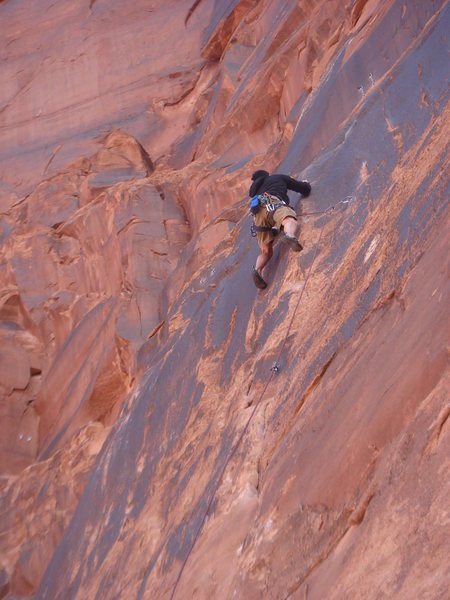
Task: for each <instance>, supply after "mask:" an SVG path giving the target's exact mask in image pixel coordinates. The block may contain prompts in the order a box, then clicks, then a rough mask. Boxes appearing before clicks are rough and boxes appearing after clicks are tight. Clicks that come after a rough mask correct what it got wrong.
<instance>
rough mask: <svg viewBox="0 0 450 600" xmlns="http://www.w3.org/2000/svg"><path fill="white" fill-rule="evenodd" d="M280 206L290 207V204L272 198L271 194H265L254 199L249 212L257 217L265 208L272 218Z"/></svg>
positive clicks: (275, 197) (251, 201)
mask: <svg viewBox="0 0 450 600" xmlns="http://www.w3.org/2000/svg"><path fill="white" fill-rule="evenodd" d="M280 206H288V203H287V202H285V201H284V200H281V199H280V198H277V196H272V195H271V194H268V193H267V192H264V194H260V195H259V196H253V197H252V199H251V200H250V208H249V210H250V212H251V214H252V215H256V214H258V213H259V211H260V210H261V208H265V209H266V210H267V212H268V213H269V215H270V216H272V215H273V213H274V212H275V211H276V210H277V209H278V208H280Z"/></svg>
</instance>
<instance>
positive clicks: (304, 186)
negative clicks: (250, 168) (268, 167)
mask: <svg viewBox="0 0 450 600" xmlns="http://www.w3.org/2000/svg"><path fill="white" fill-rule="evenodd" d="M252 179H253V183H252V185H251V186H250V190H249V192H248V195H249V196H250V198H252V197H253V196H256V195H258V196H259V195H261V194H264V192H267V193H268V194H270V195H271V196H276V197H277V198H279V199H280V200H283V201H284V202H286V204H289V197H288V195H287V191H288V190H292V191H293V192H299V193H300V194H302V196H309V194H310V192H311V186H310V184H309V183H308V182H307V181H297V180H296V179H293V178H292V177H289V175H282V174H281V173H274V174H273V175H269V174H268V173H267V171H262V170H261V171H255V173H253V176H252Z"/></svg>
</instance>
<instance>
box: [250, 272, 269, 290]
mask: <svg viewBox="0 0 450 600" xmlns="http://www.w3.org/2000/svg"><path fill="white" fill-rule="evenodd" d="M252 277H253V281H254V282H255V285H256V287H257V288H259V289H260V290H264V289H265V288H266V287H267V283H266V282H265V281H264V279H263V278H262V276H261V273H260V272H259V271H257V270H256V269H255V268H253V271H252Z"/></svg>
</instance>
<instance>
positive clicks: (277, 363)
mask: <svg viewBox="0 0 450 600" xmlns="http://www.w3.org/2000/svg"><path fill="white" fill-rule="evenodd" d="M352 200H354V197H353V196H345V198H343V199H342V200H340V201H339V202H337V203H336V204H334V205H332V206H329V207H328V208H327V209H325V210H321V211H316V212H314V213H303V214H302V215H300V216H302V217H305V216H310V215H326V214H328V213H330V212H331V211H333V210H335V209H336V207H337V206H339V205H340V204H348V203H349V202H351V201H352ZM325 224H326V221H325V220H324V222H323V223H322V225H321V227H320V233H319V237H318V239H317V242H316V244H315V247H314V253H313V257H312V261H311V264H310V266H309V269H308V273H307V274H306V277H305V281H304V283H303V287H302V289H301V292H300V295H299V297H298V300H297V302H296V304H295V306H294V310H293V312H292V316H291V320H290V321H289V324H288V327H287V330H286V333H285V335H284V338H283V342H282V344H281V348H280V350H279V351H278V356H277V359H276V361H275V362H274V363H273V365H272V367H271V368H270V375H269V377H268V378H267V380H266V383H265V384H264V387H263V389H262V391H261V393H260V395H259V397H258V399H257V400H256V402H255V404H254V406H253V409H252V412H251V413H250V416H249V417H248V419H247V421H246V423H245V425H244V427H243V429H242V431H241V433H240V435H239V437H238V439H237V442H236V443H235V444H234V446H233V447H232V449H231V452H230V453H229V455H228V456H227V458H226V459H225V462H224V464H223V466H222V468H221V470H220V472H219V476H218V478H217V481H216V483H215V485H214V487H213V490H212V493H211V497H210V499H209V501H208V504H207V506H206V510H205V511H204V513H203V517H202V520H201V522H200V525H199V526H198V528H197V531H196V533H195V535H194V538H193V540H192V542H191V545H190V547H189V550H188V552H187V554H186V557H185V559H184V561H183V563H182V565H181V568H180V571H179V573H178V576H177V578H176V580H175V584H174V586H173V589H172V594H171V595H170V600H173V599H174V597H175V592H176V590H177V587H178V584H179V582H180V579H181V576H182V574H183V571H184V568H185V566H186V564H187V561H188V560H189V557H190V555H191V553H192V550H193V549H194V546H195V544H196V542H197V539H198V537H199V535H200V532H201V530H202V529H203V525H204V524H205V521H206V517H207V516H208V513H209V511H210V509H211V506H212V503H213V500H214V498H215V496H216V493H217V490H218V489H219V486H220V484H221V483H222V478H223V476H224V474H225V471H226V469H227V467H228V465H229V463H230V461H231V459H232V458H233V456H234V455H235V454H236V451H237V449H238V448H239V446H240V444H241V442H242V440H243V438H244V436H245V434H246V433H247V430H248V428H249V426H250V423H251V421H252V419H253V417H254V415H255V413H256V411H257V409H258V407H259V405H260V404H261V401H262V399H263V397H264V395H265V393H266V391H267V388H268V387H269V384H270V383H271V381H272V379H273V377H274V375H276V374H278V373H279V372H280V370H281V364H280V360H281V355H282V353H283V350H284V347H285V345H286V342H287V339H288V337H289V333H290V331H291V327H292V324H293V322H294V318H295V315H296V313H297V310H298V307H299V306H300V302H301V301H302V298H303V294H304V292H305V289H306V286H307V284H308V280H309V277H310V275H311V272H312V268H313V265H314V262H315V260H316V257H317V251H318V248H319V245H320V242H321V240H322V234H323V230H324V229H325Z"/></svg>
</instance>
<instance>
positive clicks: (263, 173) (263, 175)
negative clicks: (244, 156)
mask: <svg viewBox="0 0 450 600" xmlns="http://www.w3.org/2000/svg"><path fill="white" fill-rule="evenodd" d="M266 177H269V173H268V172H267V171H264V170H263V169H260V170H259V171H255V172H254V173H253V175H252V181H256V180H257V179H260V178H264V179H265V178H266Z"/></svg>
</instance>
